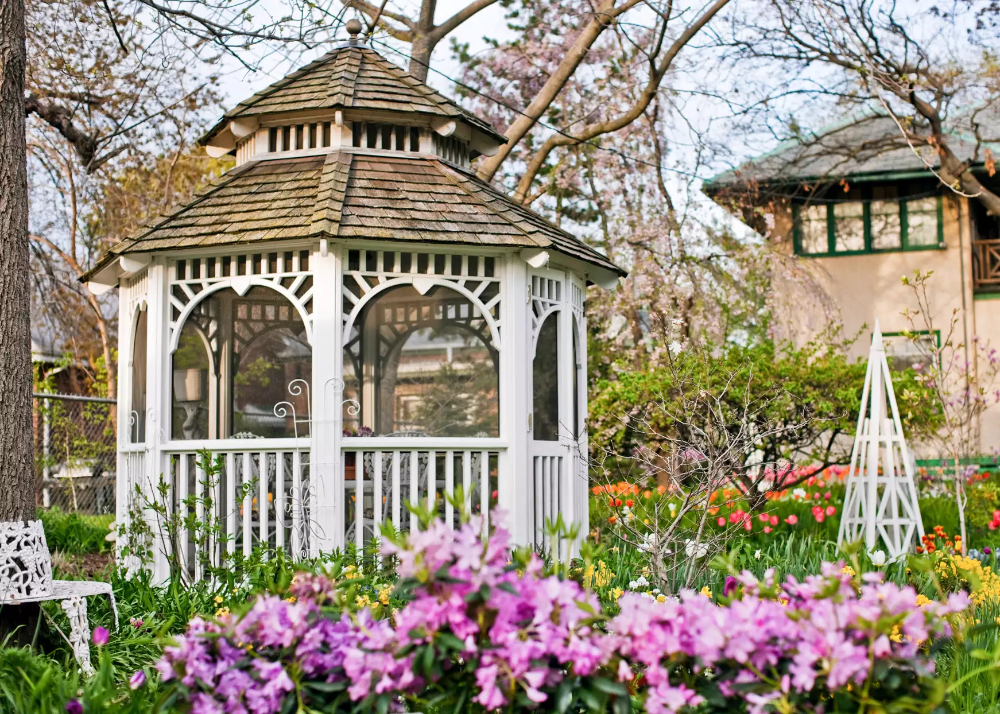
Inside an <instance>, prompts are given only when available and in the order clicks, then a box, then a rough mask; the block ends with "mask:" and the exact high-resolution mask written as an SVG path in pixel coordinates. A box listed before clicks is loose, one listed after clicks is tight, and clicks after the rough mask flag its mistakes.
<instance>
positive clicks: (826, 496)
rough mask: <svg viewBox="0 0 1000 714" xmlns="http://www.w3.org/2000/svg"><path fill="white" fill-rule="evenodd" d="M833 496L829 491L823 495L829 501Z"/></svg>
mask: <svg viewBox="0 0 1000 714" xmlns="http://www.w3.org/2000/svg"><path fill="white" fill-rule="evenodd" d="M831 495H832V494H831V493H830V492H829V491H827V492H826V493H824V494H823V498H825V499H826V500H827V501H829V500H830V496H831Z"/></svg>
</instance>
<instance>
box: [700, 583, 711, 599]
mask: <svg viewBox="0 0 1000 714" xmlns="http://www.w3.org/2000/svg"><path fill="white" fill-rule="evenodd" d="M701 594H702V595H704V596H705V597H712V588H710V587H708V586H707V585H705V586H704V587H703V588H702V589H701Z"/></svg>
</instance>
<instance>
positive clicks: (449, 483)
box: [444, 261, 455, 528]
mask: <svg viewBox="0 0 1000 714" xmlns="http://www.w3.org/2000/svg"><path fill="white" fill-rule="evenodd" d="M447 262H449V263H450V262H451V261H447ZM444 492H445V494H446V498H445V499H444V519H445V522H446V523H447V524H448V528H454V527H455V507H454V506H453V505H451V501H452V499H453V498H454V497H455V452H454V451H446V452H444Z"/></svg>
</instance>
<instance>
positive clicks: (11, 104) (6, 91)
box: [0, 0, 35, 521]
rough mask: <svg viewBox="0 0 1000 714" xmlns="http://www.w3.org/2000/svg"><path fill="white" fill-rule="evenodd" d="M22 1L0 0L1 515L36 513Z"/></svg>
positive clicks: (10, 518)
mask: <svg viewBox="0 0 1000 714" xmlns="http://www.w3.org/2000/svg"><path fill="white" fill-rule="evenodd" d="M25 52H26V50H25V42H24V0H0V296H2V300H0V521H14V520H25V519H29V518H33V517H34V512H35V478H34V463H33V449H32V424H31V334H30V324H29V320H30V298H29V289H30V287H29V282H28V169H27V153H26V147H25V136H24V133H25V130H24V71H25Z"/></svg>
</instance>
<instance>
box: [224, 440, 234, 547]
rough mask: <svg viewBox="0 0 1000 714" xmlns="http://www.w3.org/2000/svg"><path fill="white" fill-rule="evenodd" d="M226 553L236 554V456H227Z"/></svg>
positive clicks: (229, 454) (232, 454)
mask: <svg viewBox="0 0 1000 714" xmlns="http://www.w3.org/2000/svg"><path fill="white" fill-rule="evenodd" d="M226 552H227V553H229V555H230V556H232V555H233V554H234V553H235V552H236V454H234V453H233V452H232V451H230V452H229V453H227V454H226Z"/></svg>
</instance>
